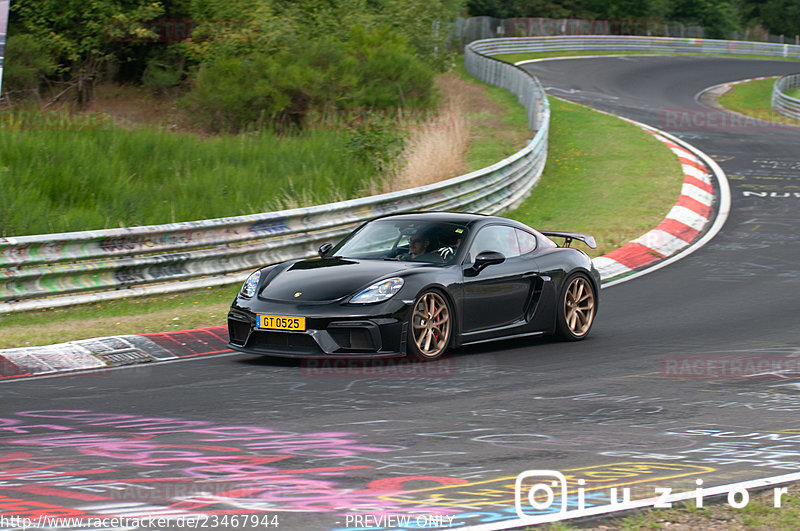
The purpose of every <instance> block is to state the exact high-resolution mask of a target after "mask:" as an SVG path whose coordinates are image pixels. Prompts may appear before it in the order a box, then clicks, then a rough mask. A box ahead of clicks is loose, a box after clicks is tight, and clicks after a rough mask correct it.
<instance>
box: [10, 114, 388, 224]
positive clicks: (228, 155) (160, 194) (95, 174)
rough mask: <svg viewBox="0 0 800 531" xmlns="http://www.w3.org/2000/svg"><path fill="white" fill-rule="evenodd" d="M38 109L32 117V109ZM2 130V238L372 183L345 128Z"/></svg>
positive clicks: (308, 196)
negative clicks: (283, 133) (217, 132)
mask: <svg viewBox="0 0 800 531" xmlns="http://www.w3.org/2000/svg"><path fill="white" fill-rule="evenodd" d="M37 112H38V111H37ZM53 115H54V116H53V117H51V118H47V117H46V116H45V117H42V115H37V114H34V113H33V112H31V113H27V114H26V113H25V112H23V111H9V112H8V113H4V115H3V120H2V123H0V160H2V161H3V163H2V165H0V190H2V191H3V193H2V194H0V236H21V235H25V234H43V233H54V232H68V231H78V230H89V229H103V228H112V227H119V226H123V227H129V226H137V225H150V224H162V223H172V222H176V221H190V220H196V219H210V218H218V217H226V216H235V215H243V214H253V213H258V212H268V211H270V210H274V209H275V208H274V206H275V205H276V202H277V201H278V200H279V199H280V198H281V196H282V195H291V196H292V197H296V198H302V200H303V201H309V202H312V204H313V203H315V202H316V203H325V202H332V201H335V200H340V199H347V198H353V197H358V196H359V195H360V194H361V193H362V190H363V188H364V187H365V185H366V184H367V183H368V182H369V181H370V179H371V178H372V177H373V173H374V169H373V167H372V166H371V164H370V163H369V161H366V160H362V159H360V158H358V157H352V156H348V154H347V152H346V151H347V149H348V142H349V139H350V135H349V132H347V131H333V130H310V131H305V132H303V133H301V134H297V135H294V136H289V137H281V138H280V139H278V137H277V136H276V135H275V134H273V133H271V132H259V133H254V134H243V135H239V136H235V137H233V136H221V137H214V138H207V139H201V138H198V137H196V136H194V135H191V134H186V133H173V132H170V131H166V130H158V129H153V128H148V127H136V128H134V129H130V130H129V129H125V128H123V127H120V126H118V125H115V124H113V123H111V121H110V120H108V119H102V117H101V118H98V119H97V120H96V121H94V122H90V123H87V121H86V119H85V118H81V117H80V115H78V116H75V117H69V116H66V117H65V116H64V114H63V113H55V112H53Z"/></svg>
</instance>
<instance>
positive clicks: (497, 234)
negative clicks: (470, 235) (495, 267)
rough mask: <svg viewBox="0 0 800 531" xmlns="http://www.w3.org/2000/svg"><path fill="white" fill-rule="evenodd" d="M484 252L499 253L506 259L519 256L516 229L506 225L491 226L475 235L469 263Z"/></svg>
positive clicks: (470, 249)
mask: <svg viewBox="0 0 800 531" xmlns="http://www.w3.org/2000/svg"><path fill="white" fill-rule="evenodd" d="M484 251H497V252H498V253H502V254H503V256H505V257H506V258H513V257H515V256H519V255H520V252H519V243H518V242H517V235H516V229H514V228H513V227H507V226H505V225H489V226H488V227H484V228H482V229H481V230H480V232H478V234H476V235H475V240H474V241H473V242H472V246H471V247H470V248H469V256H468V258H467V260H468V261H473V260H475V257H476V256H478V255H479V254H480V253H482V252H484Z"/></svg>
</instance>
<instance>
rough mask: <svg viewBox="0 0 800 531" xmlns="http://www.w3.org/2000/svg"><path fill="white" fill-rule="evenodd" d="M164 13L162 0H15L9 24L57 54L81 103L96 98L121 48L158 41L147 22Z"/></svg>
mask: <svg viewBox="0 0 800 531" xmlns="http://www.w3.org/2000/svg"><path fill="white" fill-rule="evenodd" d="M163 13H164V7H163V5H162V3H161V2H160V1H159V0H14V1H13V2H12V3H11V14H10V24H9V27H10V28H11V29H12V32H13V33H16V32H18V33H26V34H28V35H31V36H32V37H33V38H35V39H36V40H37V41H38V42H39V43H41V45H42V46H43V47H44V48H45V49H46V50H47V52H48V53H50V54H51V55H52V56H53V57H57V58H58V62H59V71H60V72H61V74H62V75H63V76H64V78H65V79H64V81H65V82H66V84H67V88H66V89H65V90H64V91H62V93H61V94H66V93H67V92H68V91H69V90H70V89H74V94H75V99H76V101H77V103H78V104H79V105H85V104H87V103H89V102H90V101H91V100H92V99H93V97H94V86H95V83H96V82H97V79H98V76H99V75H100V74H101V72H102V71H103V68H104V67H105V66H106V65H107V64H108V63H109V62H111V61H114V60H124V54H123V53H120V51H121V50H125V49H129V48H130V47H131V46H134V47H135V46H137V45H140V46H141V45H146V44H150V43H152V40H153V39H155V38H156V37H157V36H156V35H155V34H154V33H153V32H152V31H151V30H150V29H148V27H147V26H146V22H147V21H150V20H153V19H154V18H156V17H158V16H160V15H161V14H163Z"/></svg>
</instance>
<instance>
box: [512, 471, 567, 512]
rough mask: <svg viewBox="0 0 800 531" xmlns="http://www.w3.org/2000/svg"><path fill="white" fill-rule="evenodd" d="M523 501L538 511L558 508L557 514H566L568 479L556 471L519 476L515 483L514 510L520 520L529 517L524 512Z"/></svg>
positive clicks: (528, 473)
mask: <svg viewBox="0 0 800 531" xmlns="http://www.w3.org/2000/svg"><path fill="white" fill-rule="evenodd" d="M523 499H526V500H527V501H528V503H529V504H530V507H532V508H533V509H535V510H537V511H548V510H549V509H551V508H552V507H554V506H557V507H558V511H557V512H560V513H563V512H566V510H567V478H566V477H564V474H562V473H561V472H558V471H556V470H526V471H525V472H523V473H522V474H520V475H518V476H517V480H516V482H515V483H514V508H515V509H516V511H517V516H519V517H520V518H525V517H526V516H529V515H527V514H526V513H525V511H523V508H522V500H523ZM556 501H558V503H557V505H556ZM554 512H555V511H554Z"/></svg>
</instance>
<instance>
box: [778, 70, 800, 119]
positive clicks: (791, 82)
mask: <svg viewBox="0 0 800 531" xmlns="http://www.w3.org/2000/svg"><path fill="white" fill-rule="evenodd" d="M796 88H800V74H792V75H790V76H783V77H782V78H780V79H779V80H777V81H776V82H775V85H773V87H772V108H773V109H775V110H776V111H778V112H779V113H781V114H783V115H784V116H788V117H789V118H794V119H795V120H800V99H797V98H793V97H791V96H789V95H788V94H786V93H787V92H788V91H790V90H792V89H796Z"/></svg>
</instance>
